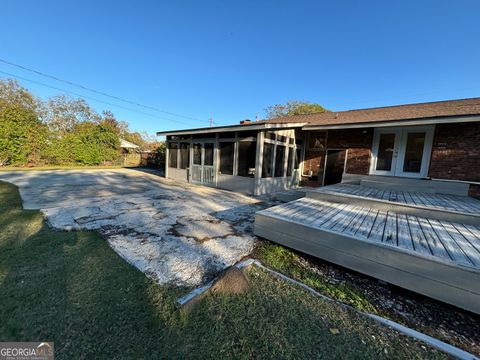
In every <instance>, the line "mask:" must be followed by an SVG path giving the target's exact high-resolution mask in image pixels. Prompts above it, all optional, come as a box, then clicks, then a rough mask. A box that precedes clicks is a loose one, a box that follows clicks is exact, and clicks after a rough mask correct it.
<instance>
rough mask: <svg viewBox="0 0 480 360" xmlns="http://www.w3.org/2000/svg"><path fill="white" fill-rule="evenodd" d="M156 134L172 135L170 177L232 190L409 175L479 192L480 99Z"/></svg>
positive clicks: (265, 190)
mask: <svg viewBox="0 0 480 360" xmlns="http://www.w3.org/2000/svg"><path fill="white" fill-rule="evenodd" d="M157 135H166V137H167V143H168V146H167V148H168V149H167V164H166V176H167V177H169V178H172V179H177V180H184V181H189V182H194V183H200V184H205V185H210V186H215V187H219V188H224V189H228V190H233V191H241V192H246V193H251V194H255V195H260V194H265V193H270V192H275V191H281V190H285V189H289V188H292V187H297V186H299V185H305V186H323V185H330V184H335V183H338V182H341V181H344V182H345V181H362V180H372V181H375V180H376V179H382V181H386V180H387V179H390V180H395V181H402V179H405V181H406V182H405V185H406V186H412V184H421V186H422V188H424V189H427V188H429V187H432V188H438V187H439V188H441V187H454V188H455V189H456V190H455V191H457V193H458V194H464V195H467V194H469V195H470V196H475V197H478V196H480V98H472V99H462V100H449V101H439V102H430V103H420V104H409V105H399V106H388V107H379V108H370V109H360V110H349V111H340V112H325V113H318V114H310V115H296V116H288V117H281V118H277V119H273V120H265V121H243V122H242V123H241V124H239V125H231V126H222V127H212V128H201V129H189V130H179V131H166V132H159V133H157ZM410 179H415V181H416V182H415V183H413V182H412V181H411V180H410ZM427 181H428V183H427ZM426 184H428V186H426Z"/></svg>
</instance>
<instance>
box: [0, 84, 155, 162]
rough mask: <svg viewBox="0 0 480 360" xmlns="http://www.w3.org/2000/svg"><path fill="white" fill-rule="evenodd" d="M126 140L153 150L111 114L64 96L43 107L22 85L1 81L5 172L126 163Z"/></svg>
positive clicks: (0, 158) (0, 152)
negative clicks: (19, 168) (123, 152)
mask: <svg viewBox="0 0 480 360" xmlns="http://www.w3.org/2000/svg"><path fill="white" fill-rule="evenodd" d="M121 137H124V138H125V139H126V140H128V141H132V142H134V143H138V145H140V146H141V147H142V148H146V147H148V146H149V141H148V140H146V139H145V136H142V135H141V134H140V133H132V132H130V131H129V129H128V124H127V123H125V122H122V121H118V120H117V119H116V118H115V116H114V114H113V113H112V112H111V111H104V112H103V113H102V114H98V113H97V112H96V111H95V110H94V109H92V108H91V107H90V106H89V105H88V103H87V102H86V101H85V100H82V99H74V98H70V97H68V96H64V95H60V96H54V97H52V98H50V99H48V100H47V101H45V102H42V101H40V100H39V99H37V98H35V97H34V96H33V95H32V94H31V93H30V92H29V91H28V90H27V89H25V88H23V87H22V86H20V85H19V84H18V83H17V82H16V81H14V80H0V166H5V165H15V166H20V165H27V166H36V165H43V164H53V165H75V164H77V165H100V164H115V163H120V161H121V151H120V138H121Z"/></svg>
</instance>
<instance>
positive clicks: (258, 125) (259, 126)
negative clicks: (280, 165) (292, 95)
mask: <svg viewBox="0 0 480 360" xmlns="http://www.w3.org/2000/svg"><path fill="white" fill-rule="evenodd" d="M303 125H305V123H297V122H287V121H283V122H281V123H278V124H277V123H270V122H268V121H265V120H262V121H251V122H247V123H244V124H234V125H225V126H215V127H206V128H194V129H185V130H170V131H159V132H157V136H161V135H182V134H208V133H217V132H230V131H250V130H264V129H288V128H295V127H302V126H303Z"/></svg>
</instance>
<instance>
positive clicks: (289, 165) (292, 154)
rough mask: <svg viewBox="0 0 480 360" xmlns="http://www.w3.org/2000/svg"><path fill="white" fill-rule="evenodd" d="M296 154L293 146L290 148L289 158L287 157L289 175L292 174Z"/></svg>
mask: <svg viewBox="0 0 480 360" xmlns="http://www.w3.org/2000/svg"><path fill="white" fill-rule="evenodd" d="M294 156H295V149H294V148H293V147H291V148H289V149H288V158H287V176H292V165H293V163H292V160H293V157H294Z"/></svg>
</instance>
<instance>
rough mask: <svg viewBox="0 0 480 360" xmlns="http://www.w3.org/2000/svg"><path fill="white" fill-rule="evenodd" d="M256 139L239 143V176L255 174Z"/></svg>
mask: <svg viewBox="0 0 480 360" xmlns="http://www.w3.org/2000/svg"><path fill="white" fill-rule="evenodd" d="M256 153H257V142H256V141H240V142H239V143H238V176H248V177H254V176H255V156H256Z"/></svg>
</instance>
